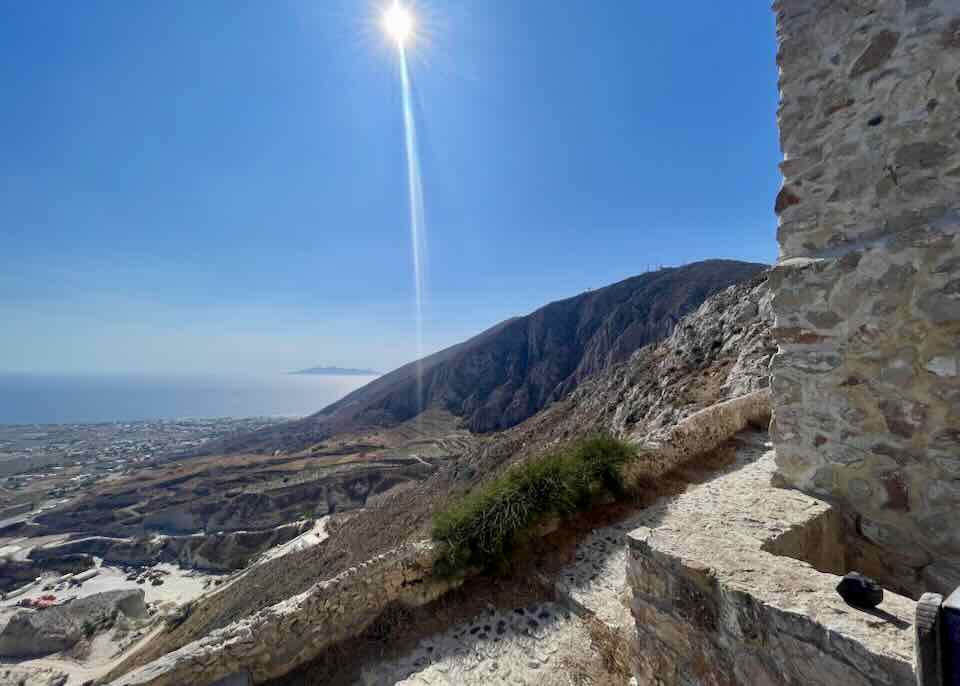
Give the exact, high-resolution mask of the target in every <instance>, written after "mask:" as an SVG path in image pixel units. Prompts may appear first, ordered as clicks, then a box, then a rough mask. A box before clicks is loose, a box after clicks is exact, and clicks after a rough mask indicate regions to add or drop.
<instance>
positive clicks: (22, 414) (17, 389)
mask: <svg viewBox="0 0 960 686" xmlns="http://www.w3.org/2000/svg"><path fill="white" fill-rule="evenodd" d="M374 378H376V377H373V376H325V375H314V374H283V373H279V374H248V375H242V374H239V375H238V374H230V375H228V374H207V375H182V376H170V375H150V374H141V375H135V374H124V375H79V374H77V375H59V374H0V424H81V423H99V422H117V421H137V420H151V419H185V418H196V419H200V418H203V419H213V418H220V417H301V416H305V415H308V414H311V413H313V412H316V411H317V410H320V409H323V408H324V407H326V406H327V405H329V404H330V403H332V402H335V401H337V400H339V399H340V398H342V397H343V396H345V395H346V394H347V393H350V392H351V391H353V390H355V389H357V388H360V387H361V386H363V385H365V384H367V383H369V382H370V381H371V380H373V379H374Z"/></svg>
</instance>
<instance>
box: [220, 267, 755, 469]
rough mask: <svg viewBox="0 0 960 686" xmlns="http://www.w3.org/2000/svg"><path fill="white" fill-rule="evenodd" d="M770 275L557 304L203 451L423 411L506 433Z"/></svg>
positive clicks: (598, 294) (632, 287) (665, 285)
mask: <svg viewBox="0 0 960 686" xmlns="http://www.w3.org/2000/svg"><path fill="white" fill-rule="evenodd" d="M766 268H767V265H763V264H759V263H751V262H741V261H736V260H705V261H702V262H694V263H691V264H688V265H684V266H681V267H670V268H663V269H659V270H657V271H654V272H647V273H644V274H640V275H639V276H634V277H631V278H628V279H624V280H622V281H619V282H617V283H614V284H611V285H609V286H605V287H603V288H598V289H594V290H591V291H587V292H585V293H581V294H579V295H575V296H572V297H569V298H565V299H562V300H557V301H554V302H552V303H548V304H547V305H544V306H543V307H541V308H539V309H537V310H535V311H533V312H531V313H530V314H527V315H524V316H519V317H513V318H510V319H507V320H505V321H503V322H500V323H499V324H496V325H494V326H492V327H490V328H489V329H487V330H485V331H483V332H481V333H479V334H477V335H476V336H474V337H472V338H470V339H467V340H466V341H463V342H461V343H458V344H456V345H453V346H451V347H449V348H446V349H444V350H441V351H439V352H437V353H434V354H432V355H429V356H427V357H425V358H423V359H421V360H419V361H416V362H411V363H408V364H406V365H403V366H401V367H399V368H398V369H395V370H393V371H391V372H389V373H387V374H384V375H383V376H380V377H379V378H377V379H375V380H373V381H371V382H370V383H368V384H366V385H365V386H362V387H361V388H359V389H357V390H355V391H353V392H352V393H350V394H348V395H347V396H345V397H344V398H342V399H341V400H339V401H337V402H335V403H332V404H331V405H328V406H327V407H325V408H323V409H322V410H320V411H319V412H316V413H314V414H312V415H310V416H308V417H305V418H303V419H300V420H296V421H293V422H290V423H287V424H281V425H277V426H275V427H271V428H268V429H265V430H263V431H260V432H257V433H255V434H250V435H245V436H240V437H236V438H233V439H230V440H228V441H226V442H224V443H220V444H217V445H213V446H208V447H207V448H205V449H204V451H205V452H209V451H222V452H238V451H259V452H263V451H272V450H285V451H297V450H302V449H304V448H306V447H308V446H310V445H313V444H315V443H318V442H320V441H323V440H325V439H327V438H329V437H330V436H332V435H334V434H337V433H343V432H346V431H351V430H358V429H362V428H364V427H383V426H395V425H397V424H400V423H402V422H404V421H407V420H410V419H412V418H414V417H416V416H417V415H418V414H419V413H420V412H422V411H424V410H426V409H429V408H440V409H442V410H444V411H446V412H448V413H450V414H451V415H453V416H455V417H458V418H459V419H460V421H461V422H462V424H463V426H464V427H465V428H467V429H469V430H470V431H472V432H474V433H480V434H482V433H489V432H491V431H499V430H503V429H507V428H510V427H512V426H515V425H517V424H519V423H520V422H522V421H524V420H525V419H527V418H529V417H531V416H533V415H534V414H536V413H537V412H539V411H540V410H542V409H543V408H545V407H546V406H548V405H549V404H550V403H552V402H554V401H556V400H559V399H561V398H564V397H566V396H567V395H569V394H570V393H571V392H572V391H573V390H574V389H576V388H577V386H578V385H579V384H580V383H581V382H582V381H583V380H584V379H586V378H588V377H589V376H591V375H593V374H595V373H597V372H599V371H602V370H603V369H606V368H607V367H609V366H610V365H612V364H615V363H617V362H621V361H623V360H625V359H627V357H629V355H630V354H631V353H633V352H634V351H635V350H637V349H639V348H641V347H643V346H644V345H647V344H649V343H652V342H655V341H658V340H662V339H664V338H666V337H667V336H669V335H670V334H671V332H672V331H673V327H674V326H675V325H676V323H677V322H678V321H679V320H680V319H681V318H682V317H684V316H685V315H686V314H688V313H690V312H691V311H693V310H694V309H696V308H697V307H699V305H700V304H701V303H702V302H703V301H704V300H706V299H707V298H708V297H710V296H711V295H713V294H714V293H716V292H718V291H720V290H722V289H724V288H726V287H728V286H731V285H733V284H736V283H740V282H742V281H745V280H747V279H749V278H751V277H753V276H755V275H756V274H758V273H759V272H761V271H763V270H764V269H766ZM418 373H419V374H421V375H422V376H421V377H420V379H419V380H418Z"/></svg>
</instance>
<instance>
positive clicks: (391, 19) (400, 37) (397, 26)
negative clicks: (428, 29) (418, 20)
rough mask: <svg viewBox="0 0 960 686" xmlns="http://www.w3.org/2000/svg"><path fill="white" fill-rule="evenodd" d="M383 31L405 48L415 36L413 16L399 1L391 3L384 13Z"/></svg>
mask: <svg viewBox="0 0 960 686" xmlns="http://www.w3.org/2000/svg"><path fill="white" fill-rule="evenodd" d="M383 30H384V31H386V32H387V35H389V36H390V37H391V38H393V40H395V41H396V42H397V45H400V46H403V45H404V44H405V43H406V42H407V41H408V40H409V39H410V36H412V35H413V14H411V13H410V10H409V9H407V8H406V7H404V6H403V5H401V4H400V3H399V2H398V1H395V2H393V3H391V5H390V7H388V8H387V9H386V11H385V12H384V13H383Z"/></svg>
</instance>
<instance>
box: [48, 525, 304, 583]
mask: <svg viewBox="0 0 960 686" xmlns="http://www.w3.org/2000/svg"><path fill="white" fill-rule="evenodd" d="M312 526H313V522H308V521H303V522H295V523H293V524H287V525H285V526H279V527H276V528H275V529H269V530H266V531H234V532H231V533H221V534H208V535H202V536H153V537H149V538H138V539H123V538H107V537H104V536H91V537H88V538H81V539H78V540H75V541H69V542H67V543H60V544H57V545H52V546H44V547H41V548H34V549H33V550H32V551H31V552H30V559H31V560H33V561H35V562H37V563H39V564H43V565H50V564H53V563H55V561H56V560H62V559H64V558H67V557H69V556H73V555H77V554H87V555H96V556H97V557H100V558H103V561H104V562H106V563H108V564H119V565H153V564H156V563H158V562H170V563H173V564H179V565H181V566H183V567H192V568H196V569H204V570H210V571H220V572H226V571H233V570H238V569H243V568H245V567H246V566H247V565H248V564H250V562H252V561H253V560H254V559H255V558H256V557H257V556H259V555H260V554H261V553H263V552H264V551H266V550H269V549H270V548H272V547H274V546H277V545H280V544H282V543H286V542H287V541H289V540H291V539H293V538H296V537H297V536H299V535H300V534H302V533H303V532H304V531H307V530H308V529H310V528H311V527H312Z"/></svg>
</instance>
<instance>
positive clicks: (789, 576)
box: [627, 447, 916, 686]
mask: <svg viewBox="0 0 960 686" xmlns="http://www.w3.org/2000/svg"><path fill="white" fill-rule="evenodd" d="M774 468H775V466H774V457H773V453H772V452H766V453H765V454H763V455H762V456H760V457H759V458H758V457H757V455H756V452H755V450H751V449H749V447H748V448H740V449H738V450H737V458H736V460H735V462H734V464H732V465H731V466H730V467H729V468H727V469H726V470H724V471H723V472H722V473H720V474H717V475H715V476H714V478H712V479H711V480H708V481H706V482H704V483H702V484H699V485H696V486H693V487H691V488H690V489H689V490H688V491H687V492H685V493H683V494H681V495H679V496H676V497H668V498H663V499H661V500H660V501H658V502H657V503H656V504H655V505H653V506H652V507H650V508H648V510H646V511H645V513H644V518H643V520H642V521H641V522H640V524H641V525H640V526H639V528H637V529H636V530H635V531H633V532H631V533H630V534H629V535H628V543H629V556H628V559H627V577H628V581H629V584H630V588H631V590H632V600H631V609H632V611H633V616H634V618H635V620H636V629H637V633H636V636H635V637H634V641H633V671H634V674H635V675H636V677H637V682H638V683H641V684H661V685H667V684H671V685H674V684H676V685H684V686H692V685H694V684H696V685H697V686H774V685H775V684H791V685H794V684H805V685H807V686H839V685H841V684H842V685H843V686H915V684H916V680H915V678H914V675H913V668H912V665H911V662H912V653H913V633H912V631H911V621H912V619H913V614H914V612H915V606H914V603H913V602H912V601H910V600H909V599H907V598H904V597H902V596H898V595H896V594H894V593H890V592H887V593H886V594H885V598H884V602H883V604H882V605H881V606H880V608H879V609H877V610H875V611H873V612H862V611H860V610H856V609H854V608H851V607H849V606H847V605H846V604H844V602H843V601H842V600H841V599H840V597H839V596H838V595H837V594H836V592H835V590H834V588H835V587H836V585H837V583H838V581H839V580H840V578H839V577H838V576H836V575H834V574H830V573H827V572H823V571H820V570H818V569H816V568H815V567H814V566H812V565H811V564H808V563H806V562H803V561H799V560H798V559H791V558H790V557H783V556H782V555H790V556H793V557H795V558H796V557H801V556H810V558H811V560H812V561H813V562H814V563H816V564H818V565H822V566H824V567H832V566H836V565H837V564H842V558H843V557H844V555H845V554H846V548H847V545H846V541H844V540H843V538H842V527H841V526H840V518H839V517H838V515H836V513H835V512H834V511H833V510H831V508H830V506H829V505H827V504H826V503H824V502H823V501H821V500H817V499H816V498H813V497H811V496H808V495H804V494H802V493H798V492H797V491H794V490H789V489H782V488H774V487H772V486H771V485H770V481H771V476H772V475H773V472H774Z"/></svg>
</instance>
